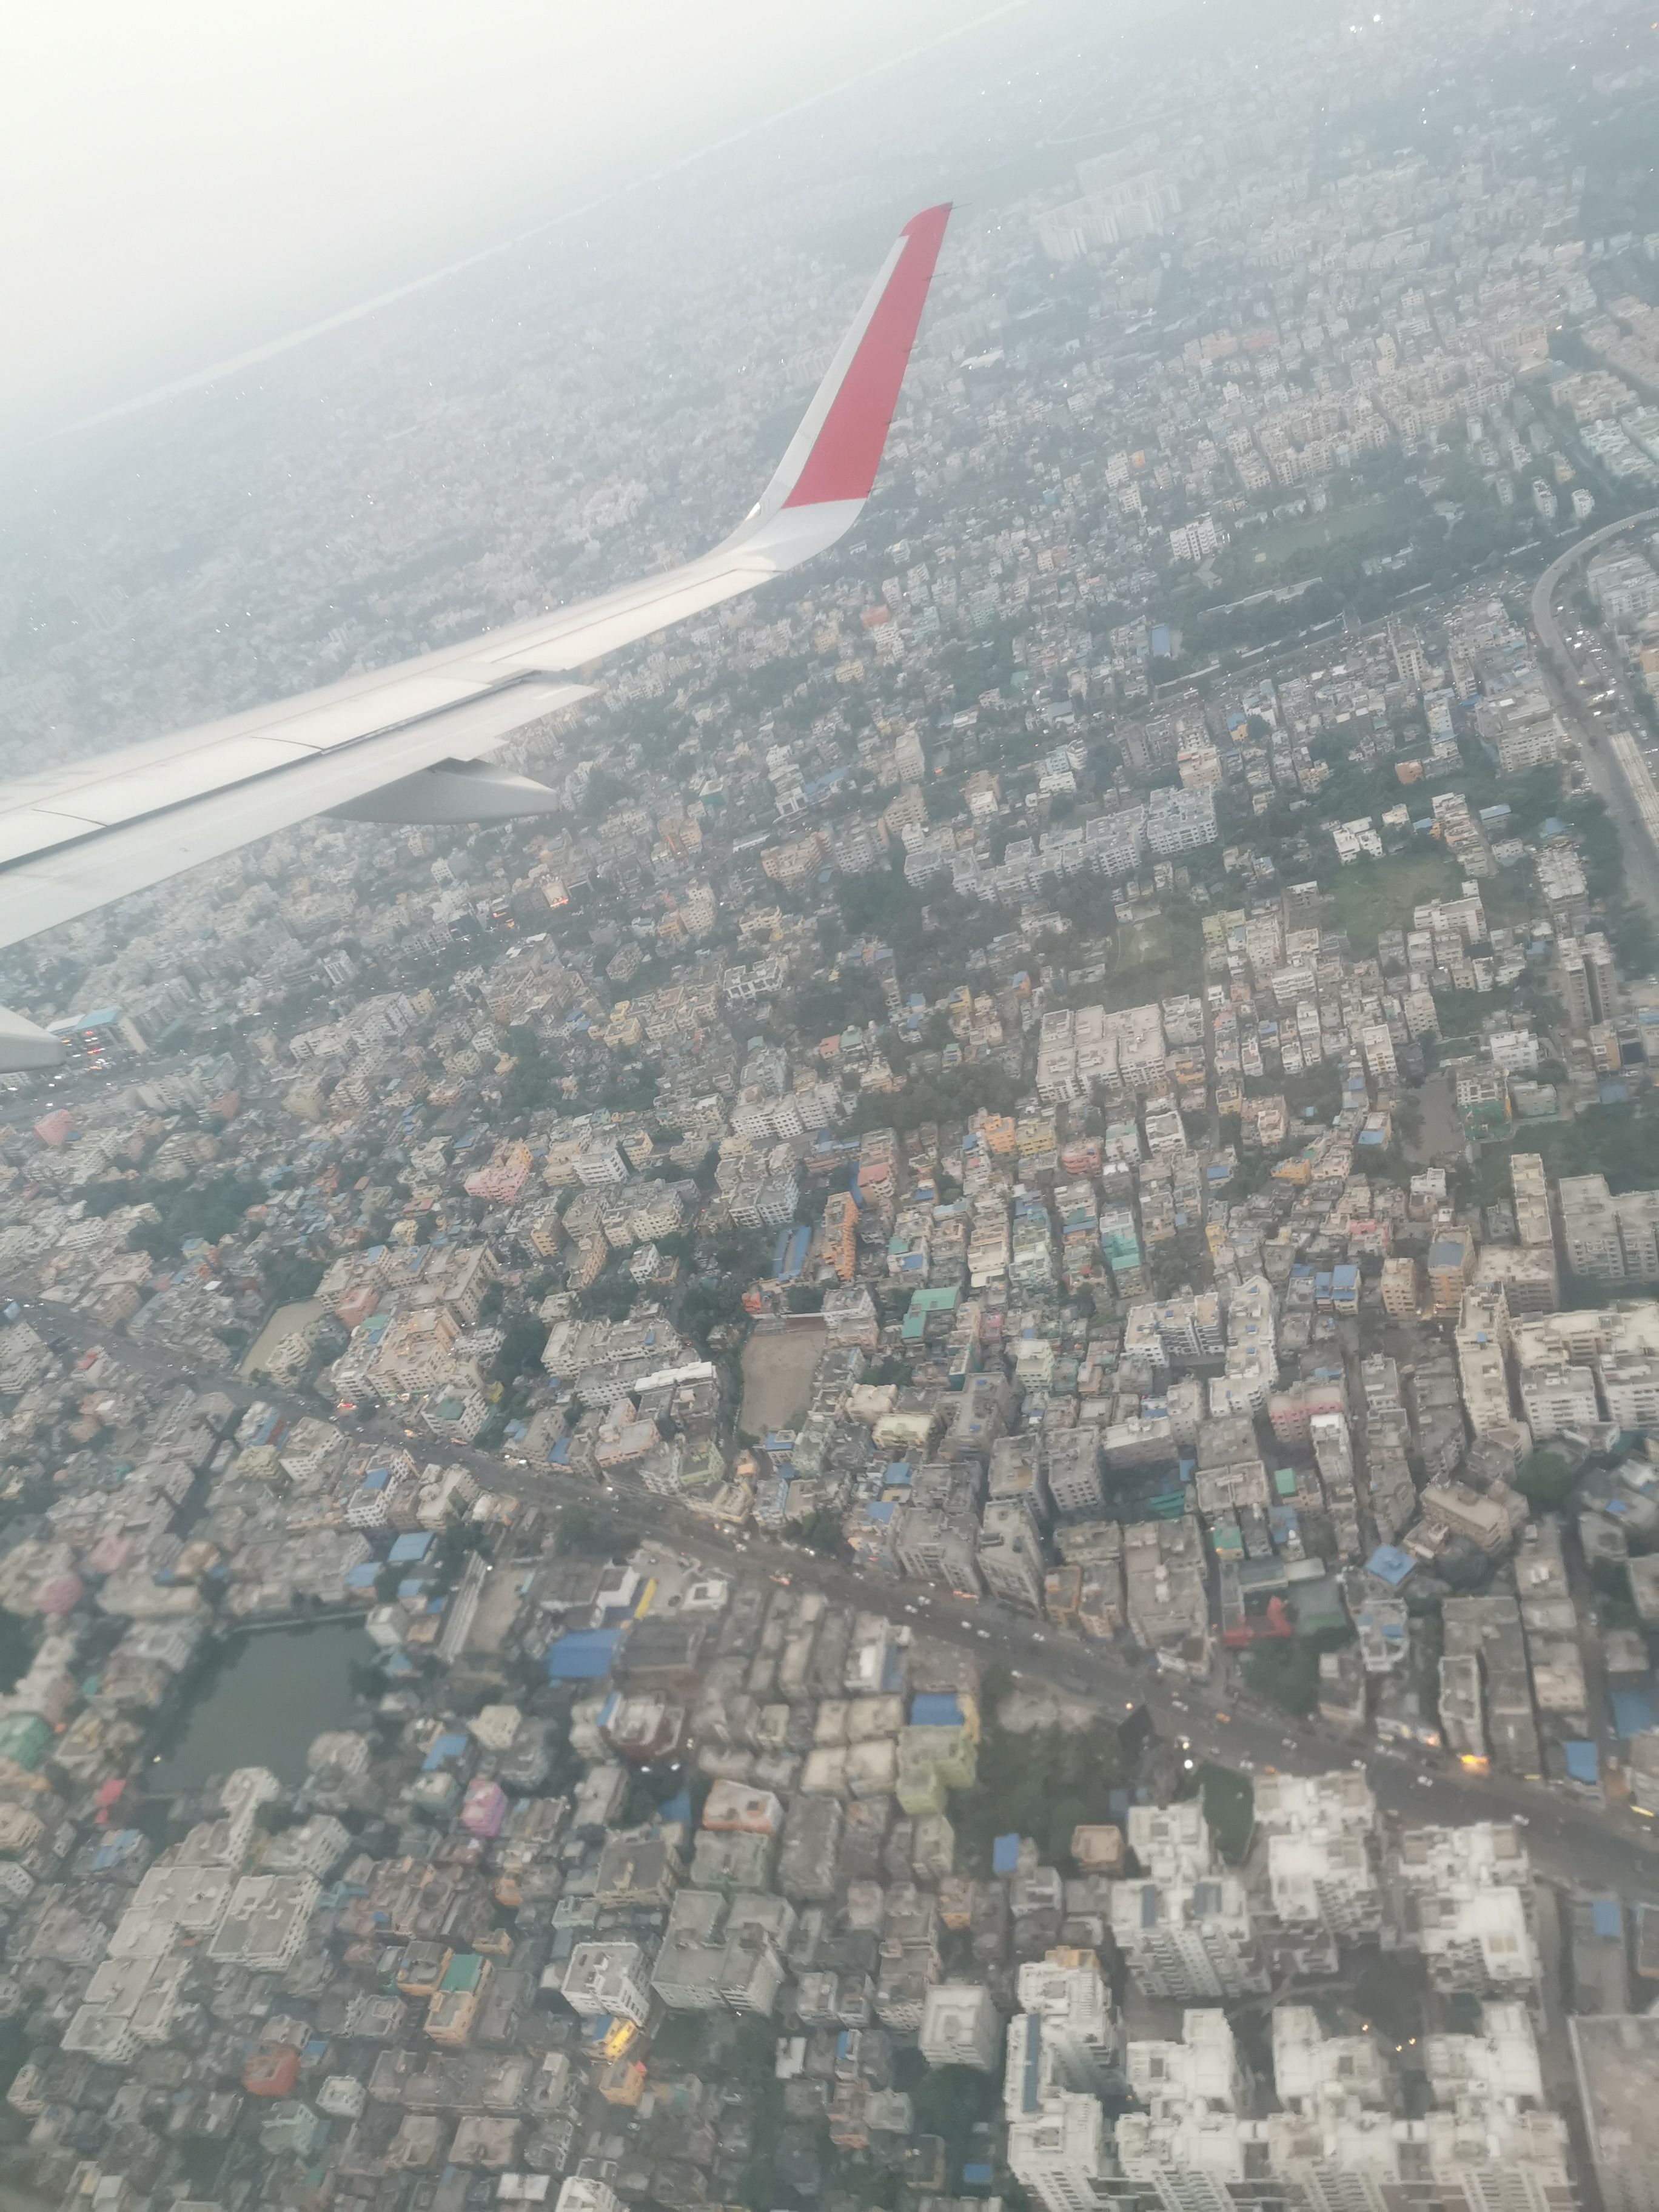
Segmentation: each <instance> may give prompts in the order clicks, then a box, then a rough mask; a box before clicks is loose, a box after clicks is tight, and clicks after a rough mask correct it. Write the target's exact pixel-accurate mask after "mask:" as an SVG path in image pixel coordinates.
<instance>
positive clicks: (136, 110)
mask: <svg viewBox="0 0 1659 2212" xmlns="http://www.w3.org/2000/svg"><path fill="white" fill-rule="evenodd" d="M1004 5H1006V0H240V4H234V5H227V4H226V0H49V4H45V5H36V6H30V5H27V4H25V5H21V6H14V7H11V8H9V9H5V10H4V11H3V12H4V17H5V21H4V27H3V29H0V205H3V206H4V207H5V209H6V210H7V215H6V219H5V221H4V222H3V223H0V301H3V302H4V307H3V319H4V323H5V327H6V337H5V340H4V343H3V344H0V441H3V442H5V443H8V444H10V443H13V442H15V441H16V440H18V439H19V438H22V437H27V436H29V435H33V434H35V433H38V432H40V431H42V430H48V429H52V428H57V427H58V426H61V425H62V424H64V423H66V422H73V421H74V420H76V418H77V417H79V416H82V415H85V414H88V413H89V412H91V411H92V410H95V409H98V408H102V407H106V406H109V405H111V404H116V403H118V402H120V401H122V400H124V399H126V398H131V397H132V396H133V395H135V394H137V393H139V392H144V391H146V390H148V389H149V387H151V386H155V385H156V384H158V383H161V382H163V381H165V380H168V379H171V378H173V377H177V376H180V375H184V374H189V373H190V372H191V371H192V370H196V369H199V368H202V367H204V365H206V364H208V363H210V362H214V361H216V360H218V359H220V358H221V357H222V356H226V355H229V354H234V353H236V352H239V351H241V350H242V349H246V348H250V347H253V346H257V345H259V344H261V343H264V342H265V341H267V340H269V339H270V338H272V337H276V336H278V335H280V334H281V333H283V332H284V331H288V330H290V329H292V328H293V327H294V326H295V325H299V324H303V323H307V322H309V321H312V320H313V319H319V318H321V317H325V316H327V315H329V314H331V313H336V312H337V311H339V310H341V309H343V308H345V307H349V306H351V305H352V304H354V303H355V302H356V301H359V300H361V299H362V298H363V297H364V296H365V295H369V294H373V293H377V292H380V291H383V290H386V289H391V288H392V287H395V286H397V285H398V284H400V283H406V282H408V281H409V280H410V279H411V278H415V277H417V276H421V275H422V274H423V273H424V272H426V271H427V270H430V269H432V268H433V267H435V266H437V265H440V264H444V263H446V262H448V261H451V260H453V259H456V258H459V257H461V256H464V255H465V254H466V253H468V252H474V251H476V250H477V249H479V248H481V247H484V246H489V245H491V244H492V243H495V242H496V241H497V240H501V239H502V238H505V237H507V236H509V235H512V234H515V233H519V232H522V231H524V230H526V229H527V228H531V227H532V226H533V225H534V224H535V223H536V222H538V221H542V220H544V219H545V218H547V217H548V216H552V215H556V214H557V213H558V212H559V211H560V210H561V209H563V208H566V207H569V206H573V205H575V204H578V203H580V201H581V200H583V199H584V198H586V197H590V196H591V195H592V194H593V193H594V192H595V191H602V190H604V189H606V188H608V187H611V186H613V185H617V184H618V183H622V182H625V181H628V180H629V179H634V178H635V177H639V176H641V175H644V174H647V173H650V172H652V171H654V170H656V169H659V168H661V167H665V166H667V165H669V164H671V163H672V162H673V161H676V160H678V159H679V158H681V157H683V156H684V155H687V154H690V153H693V152H695V151H696V150H697V149H699V148H702V147H703V146H706V145H708V144H709V143H714V142H716V141H718V140H720V138H722V137H726V136H728V135H730V134H731V133H732V132H735V131H741V130H742V129H744V128H745V127H746V126H748V125H751V124H753V123H757V122H759V121H763V120H764V119H765V118H768V117H769V116H772V115H774V114H775V113H777V112H779V111H781V110H782V109H786V108H787V107H788V106H791V105H792V104H793V103H795V102H797V101H799V100H805V99H809V98H811V96H813V95H814V94H817V93H820V92H823V91H825V90H828V89H829V88H833V87H835V86H837V85H840V84H844V83H846V82H848V80H849V79H852V78H855V77H857V76H860V74H861V73H862V72H864V71H866V70H870V69H871V68H872V67H873V66H876V65H878V64H881V63H882V62H883V61H884V60H885V59H886V58H890V57H892V56H895V55H898V54H900V53H902V52H905V51H907V50H908V49H909V48H911V47H914V46H921V45H925V44H927V43H928V42H929V41H931V40H935V39H938V38H939V37H941V36H942V35H944V34H945V33H950V32H951V31H954V30H956V29H957V28H958V27H961V26H963V24H964V23H971V22H972V21H974V20H975V19H976V18H979V17H981V16H984V15H989V14H993V13H1000V12H1001V11H1002V8H1003V6H1004Z"/></svg>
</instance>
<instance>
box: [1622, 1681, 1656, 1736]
mask: <svg viewBox="0 0 1659 2212" xmlns="http://www.w3.org/2000/svg"><path fill="white" fill-rule="evenodd" d="M1652 1726H1653V1700H1652V1699H1651V1698H1650V1697H1649V1695H1648V1693H1647V1692H1646V1691H1645V1690H1615V1691H1614V1692H1613V1728H1614V1729H1615V1730H1616V1732H1617V1733H1618V1734H1619V1735H1622V1736H1632V1735H1641V1733H1642V1731H1643V1729H1650V1728H1651V1727H1652Z"/></svg>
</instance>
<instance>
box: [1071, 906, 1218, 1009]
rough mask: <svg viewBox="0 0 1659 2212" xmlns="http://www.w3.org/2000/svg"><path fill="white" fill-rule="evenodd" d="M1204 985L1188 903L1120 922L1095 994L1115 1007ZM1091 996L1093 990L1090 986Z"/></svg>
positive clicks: (1198, 936) (1197, 932) (1200, 944)
mask: <svg viewBox="0 0 1659 2212" xmlns="http://www.w3.org/2000/svg"><path fill="white" fill-rule="evenodd" d="M1203 987H1204V937H1203V930H1202V927H1201V925H1200V921H1199V919H1198V915H1197V914H1196V913H1195V912H1194V909H1193V908H1191V907H1189V906H1188V907H1180V908H1176V909H1175V910H1173V911H1172V912H1170V913H1168V914H1160V915H1155V916H1154V917H1153V918H1152V920H1151V921H1128V922H1125V923H1124V924H1123V925H1122V926H1121V927H1120V929H1119V931H1118V933H1117V936H1116V939H1115V941H1114V945H1113V951H1112V958H1111V960H1110V961H1109V963H1108V966H1107V970H1106V975H1105V979H1104V981H1103V983H1102V984H1101V986H1100V987H1099V993H1098V996H1099V999H1100V1001H1101V1003H1102V1004H1103V1005H1104V1006H1106V1007H1107V1008H1108V1009H1109V1010H1110V1011H1112V1012H1117V1011H1118V1010H1119V1009H1121V1008H1122V1007H1124V1006H1145V1005H1146V1003H1147V1001H1148V1000H1152V999H1170V998H1175V997H1177V996H1179V995H1180V994H1182V993H1183V992H1187V991H1200V990H1202V988H1203ZM1090 995H1091V996H1093V995H1095V994H1094V993H1093V992H1092V991H1091V994H1090Z"/></svg>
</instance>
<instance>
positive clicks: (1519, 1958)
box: [1389, 1820, 1539, 2002]
mask: <svg viewBox="0 0 1659 2212" xmlns="http://www.w3.org/2000/svg"><path fill="white" fill-rule="evenodd" d="M1389 1886H1390V1887H1391V1888H1392V1889H1393V1890H1394V1892H1395V1899H1396V1912H1397V1918H1398V1924H1399V1927H1400V1930H1401V1940H1402V1942H1404V1943H1406V1944H1407V1945H1408V1946H1409V1947H1410V1948H1412V1949H1413V1950H1414V1951H1418V1952H1420V1953H1421V1954H1422V1957H1423V1960H1424V1963H1425V1966H1426V1967H1427V1969H1428V1974H1429V1979H1430V1980H1431V1982H1432V1983H1433V1984H1434V1986H1435V1988H1436V1989H1437V1990H1447V1991H1450V1990H1468V1991H1470V1992H1472V1993H1473V1994H1474V1995H1477V1996H1498V1997H1516V1998H1518V1999H1520V2000H1522V2002H1526V2001H1527V2000H1528V1999H1529V1998H1530V1996H1531V1993H1532V1990H1533V1988H1534V1984H1535V1983H1536V1982H1537V1980H1538V1976H1539V1959H1538V1947H1537V1943H1536V1940H1535V1938H1534V1928H1533V1920H1534V1915H1533V1896H1532V1869H1531V1866H1530V1864H1529V1863H1528V1857H1527V1853H1526V1848H1525V1846H1524V1844H1522V1841H1521V1837H1520V1832H1519V1831H1518V1830H1517V1829H1516V1826H1515V1824H1514V1822H1513V1821H1510V1820H1481V1821H1477V1822H1475V1823H1474V1824H1473V1825H1471V1826H1468V1827H1458V1828H1407V1829H1406V1830H1405V1831H1404V1832H1403V1833H1402V1834H1401V1837H1400V1839H1399V1844H1398V1847H1397V1848H1396V1850H1395V1851H1394V1852H1393V1853H1392V1855H1391V1857H1390V1860H1389Z"/></svg>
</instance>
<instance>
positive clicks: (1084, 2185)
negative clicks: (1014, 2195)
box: [1008, 2089, 1112, 2212]
mask: <svg viewBox="0 0 1659 2212" xmlns="http://www.w3.org/2000/svg"><path fill="white" fill-rule="evenodd" d="M1008 2169H1009V2172H1011V2173H1012V2175H1013V2177H1014V2179H1015V2180H1016V2181H1018V2184H1019V2185H1020V2187H1021V2188H1022V2189H1024V2191H1026V2192H1027V2193H1028V2195H1030V2196H1031V2197H1035V2198H1036V2201H1037V2203H1039V2204H1041V2205H1042V2207H1043V2212H1099V2208H1100V2206H1101V2205H1102V2204H1103V2203H1106V2202H1107V2200H1108V2196H1109V2188H1108V2185H1109V2180H1110V2179H1111V2171H1112V2162H1111V2156H1110V2152H1109V2147H1108V2143H1107V2137H1106V2115H1105V2113H1104V2112H1103V2110H1102V2109H1101V2104H1100V2100H1099V2098H1098V2097H1091V2096H1087V2095H1085V2094H1084V2093H1081V2092H1079V2091H1075V2090H1070V2089H1057V2090H1055V2091H1054V2092H1053V2093H1051V2094H1050V2095H1049V2097H1048V2099H1046V2100H1044V2101H1043V2102H1042V2104H1041V2105H1040V2106H1038V2108H1037V2110H1036V2111H1035V2112H1030V2113H1024V2112H1023V2113H1022V2114H1021V2115H1020V2117H1019V2118H1018V2119H1016V2120H1014V2121H1012V2123H1011V2124H1010V2125H1009V2129H1008Z"/></svg>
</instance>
